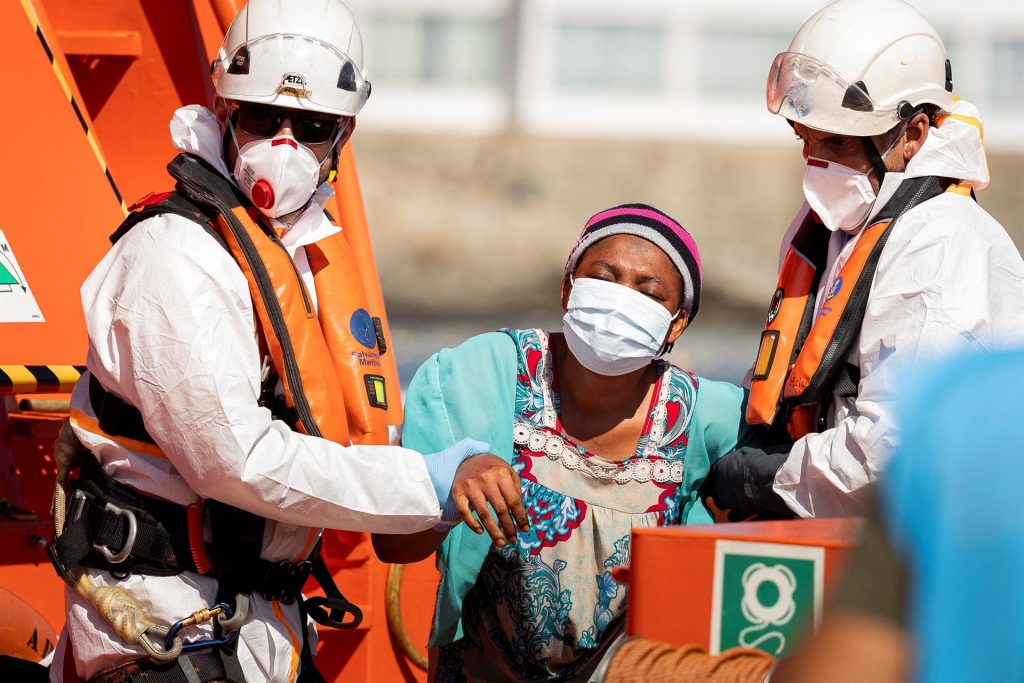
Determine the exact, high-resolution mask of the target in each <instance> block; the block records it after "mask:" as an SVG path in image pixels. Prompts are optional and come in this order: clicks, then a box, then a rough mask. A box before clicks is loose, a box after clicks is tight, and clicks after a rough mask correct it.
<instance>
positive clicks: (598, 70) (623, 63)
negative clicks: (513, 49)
mask: <svg viewBox="0 0 1024 683" xmlns="http://www.w3.org/2000/svg"><path fill="white" fill-rule="evenodd" d="M556 39H557V54H556V58H557V68H556V84H557V86H558V88H559V89H561V90H568V91H587V92H609V91H619V92H641V93H650V92H657V91H660V90H662V89H664V87H665V44H666V35H665V30H664V29H663V28H662V27H660V26H658V25H656V24H651V25H646V26H644V25H634V26H628V25H626V26H624V25H621V24H614V23H584V22H581V21H579V20H566V21H563V22H562V23H561V24H560V25H559V26H558V27H557V33H556Z"/></svg>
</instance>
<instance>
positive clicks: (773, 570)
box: [739, 562, 796, 655]
mask: <svg viewBox="0 0 1024 683" xmlns="http://www.w3.org/2000/svg"><path fill="white" fill-rule="evenodd" d="M741 582H742V584H743V600H742V601H741V602H740V610H741V611H742V612H743V617H744V618H745V619H746V620H747V621H749V622H750V623H751V626H747V627H746V628H744V629H743V630H741V631H740V634H739V641H740V645H742V646H744V647H760V646H761V643H763V642H764V641H766V640H769V639H772V638H774V639H776V640H777V641H778V646H777V647H776V648H775V649H774V651H772V650H771V649H768V648H764V647H762V649H765V650H767V651H769V652H772V653H773V654H776V655H778V654H781V653H782V651H783V650H784V649H785V648H786V636H785V635H784V634H783V633H782V632H781V631H779V630H776V629H771V627H772V626H785V625H786V624H788V623H789V622H790V620H791V619H792V618H793V615H794V614H796V601H795V600H793V593H794V592H795V591H796V575H794V574H793V571H792V570H791V569H790V568H789V567H787V566H785V565H782V564H777V565H774V566H772V567H769V566H768V565H766V564H764V563H763V562H757V563H755V564H752V565H750V566H749V567H747V569H746V571H744V572H743V577H742V578H741ZM765 583H770V584H772V585H774V586H775V589H776V591H777V593H778V599H777V600H775V602H774V603H772V604H770V605H766V604H764V603H763V602H761V597H760V595H759V591H760V589H761V586H762V585H764V584H765ZM764 631H767V632H764ZM757 633H760V635H759V636H758V637H756V638H753V636H754V635H755V634H757Z"/></svg>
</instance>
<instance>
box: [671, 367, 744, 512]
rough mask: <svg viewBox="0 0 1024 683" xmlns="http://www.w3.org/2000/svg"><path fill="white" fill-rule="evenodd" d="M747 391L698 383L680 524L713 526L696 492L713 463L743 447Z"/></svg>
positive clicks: (728, 385)
mask: <svg viewBox="0 0 1024 683" xmlns="http://www.w3.org/2000/svg"><path fill="white" fill-rule="evenodd" d="M746 403H747V391H746V390H745V389H742V388H740V387H738V386H736V385H735V384H731V383H730V382H716V381H714V380H710V379H704V378H702V377H701V378H698V379H697V399H696V406H695V408H694V414H693V424H692V426H691V428H690V442H689V444H688V445H687V447H686V464H685V466H684V468H683V484H684V485H683V487H682V491H681V495H682V496H683V498H682V500H680V505H681V506H682V515H681V523H682V524H712V523H713V522H714V519H712V517H711V513H710V512H708V510H707V508H706V507H704V502H703V501H701V500H698V496H697V489H699V488H700V485H701V484H702V483H704V478H705V477H707V475H708V470H709V469H710V468H711V465H712V463H714V462H715V461H716V460H718V459H719V458H721V457H722V456H723V455H725V454H727V453H730V452H731V451H734V450H736V448H738V447H740V446H742V445H743V444H744V442H745V441H746V439H747V438H748V428H747V425H746V420H744V419H743V413H744V411H745V410H746Z"/></svg>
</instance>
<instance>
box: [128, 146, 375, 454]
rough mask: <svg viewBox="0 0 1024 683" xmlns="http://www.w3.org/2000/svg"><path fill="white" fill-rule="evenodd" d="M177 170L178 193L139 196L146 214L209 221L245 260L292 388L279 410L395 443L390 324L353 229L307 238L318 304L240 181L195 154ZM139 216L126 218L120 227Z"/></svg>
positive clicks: (276, 358)
mask: <svg viewBox="0 0 1024 683" xmlns="http://www.w3.org/2000/svg"><path fill="white" fill-rule="evenodd" d="M168 170H169V171H170V173H171V175H172V176H173V177H174V178H175V179H176V180H177V181H178V182H177V186H176V191H177V196H176V198H175V200H173V201H172V200H170V197H171V195H170V194H168V195H160V196H159V197H158V198H155V199H158V200H159V202H157V205H155V206H151V204H153V202H154V199H151V200H150V201H148V202H147V201H145V200H144V201H143V202H142V203H140V205H141V206H142V207H143V208H146V209H148V211H147V214H151V213H153V212H159V211H161V210H169V211H174V212H177V213H181V214H183V215H186V216H187V217H189V218H192V219H193V220H196V222H197V223H200V224H203V226H204V228H206V229H207V230H208V231H210V232H211V234H213V235H214V236H215V237H217V238H218V240H219V241H220V242H221V243H222V244H223V246H224V247H225V248H226V249H227V250H228V252H229V253H230V254H231V256H232V257H233V258H234V260H235V262H236V263H238V266H239V268H240V269H241V270H242V273H243V274H244V275H245V278H246V280H247V281H248V283H249V292H250V294H251V295H252V301H253V306H254V309H255V311H256V315H257V319H258V325H257V327H258V332H259V336H260V346H261V349H265V350H266V353H267V355H268V356H269V359H270V364H271V367H272V369H273V371H274V375H276V377H278V378H279V379H280V381H281V384H282V386H283V388H284V400H285V405H284V409H283V410H281V411H280V412H281V413H283V414H284V415H279V417H286V419H288V418H290V419H289V422H290V423H291V424H292V426H293V428H294V429H296V430H297V431H300V432H303V433H305V434H310V435H313V436H319V437H323V438H326V439H330V440H331V441H336V442H338V443H341V444H346V445H347V444H349V443H360V444H367V443H376V444H384V443H387V442H388V425H387V407H388V387H387V383H386V380H385V377H384V374H383V373H382V372H381V371H380V368H381V359H380V349H381V348H382V347H383V344H382V343H381V339H380V338H381V337H382V334H381V331H380V330H381V326H380V322H379V319H378V320H375V319H374V317H373V316H371V315H370V313H369V312H368V311H367V304H366V295H365V293H364V289H363V284H362V281H361V279H360V275H359V270H358V266H357V264H356V263H355V259H354V257H353V255H352V250H351V249H350V247H349V245H348V242H347V240H346V239H345V235H344V233H343V232H341V233H337V234H334V235H332V236H330V237H327V238H325V239H322V240H320V241H318V242H316V243H315V244H312V245H307V246H306V247H305V249H306V256H307V259H308V261H309V266H310V270H311V271H312V273H313V281H314V283H315V285H316V292H317V307H316V308H314V306H313V302H312V299H311V298H310V296H309V292H308V291H307V290H306V287H305V285H304V284H303V281H302V278H301V276H300V275H299V273H298V270H297V269H296V268H295V264H294V262H293V261H292V259H291V256H290V255H289V254H288V252H287V250H286V249H285V247H284V245H282V244H281V240H280V239H279V237H278V235H277V233H276V232H275V231H274V230H273V229H272V228H270V227H268V226H267V225H266V222H265V219H264V218H263V216H262V214H259V213H258V212H257V211H256V210H255V209H252V208H247V207H246V206H245V205H244V204H243V203H242V201H243V198H242V196H241V195H240V194H239V193H238V190H237V188H234V186H232V185H231V184H230V182H229V181H228V180H227V179H225V178H224V177H223V176H221V175H220V174H219V173H217V172H216V171H214V170H213V169H211V168H210V167H209V166H208V165H206V164H205V162H203V161H201V160H200V159H198V158H197V157H194V156H192V155H189V154H181V155H178V156H177V157H175V159H174V160H172V161H171V163H170V165H169V166H168ZM182 199H184V200H187V201H186V202H182ZM182 204H184V205H185V208H184V209H182V206H181V205H182ZM189 204H191V205H193V206H192V207H191V209H190V207H189ZM133 208H134V207H133ZM190 210H191V211H192V214H191V215H190V213H189V211H190ZM139 218H140V220H141V219H142V216H141V215H140V217H139ZM203 219H205V221H204V220H203ZM136 222H138V221H131V220H129V221H126V224H125V225H124V226H122V228H121V230H127V229H130V227H131V225H133V224H134V223H136ZM318 311H319V314H318ZM271 381H272V383H274V384H276V382H274V381H273V380H271Z"/></svg>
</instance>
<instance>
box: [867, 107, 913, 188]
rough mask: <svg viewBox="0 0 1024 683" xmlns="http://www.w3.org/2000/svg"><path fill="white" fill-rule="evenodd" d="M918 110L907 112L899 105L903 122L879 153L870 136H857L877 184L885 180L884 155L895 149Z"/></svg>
mask: <svg viewBox="0 0 1024 683" xmlns="http://www.w3.org/2000/svg"><path fill="white" fill-rule="evenodd" d="M903 105H907V103H906V102H904V103H903ZM909 108H910V105H907V109H909ZM918 111H919V110H917V109H914V110H911V111H909V112H907V111H905V110H904V108H903V106H901V107H900V118H901V119H903V123H902V124H900V125H901V128H900V134H899V135H897V136H896V139H895V140H894V141H893V143H892V144H891V145H889V148H888V149H887V150H885V151H884V152H881V153H879V151H878V146H877V145H875V141H874V140H872V139H871V138H869V137H861V138H859V139H860V144H861V146H862V147H863V148H864V153H865V154H866V155H867V157H868V163H869V164H871V170H872V171H874V172H875V177H876V178H878V183H879V185H881V183H882V181H883V180H885V173H886V171H887V170H888V169H886V167H885V157H886V156H888V154H889V152H891V151H892V150H893V149H895V148H896V145H898V144H899V142H900V138H902V137H903V134H904V133H906V132H907V126H908V125H909V124H910V119H912V118H913V117H914V115H915V114H916V113H917V112H918Z"/></svg>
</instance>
